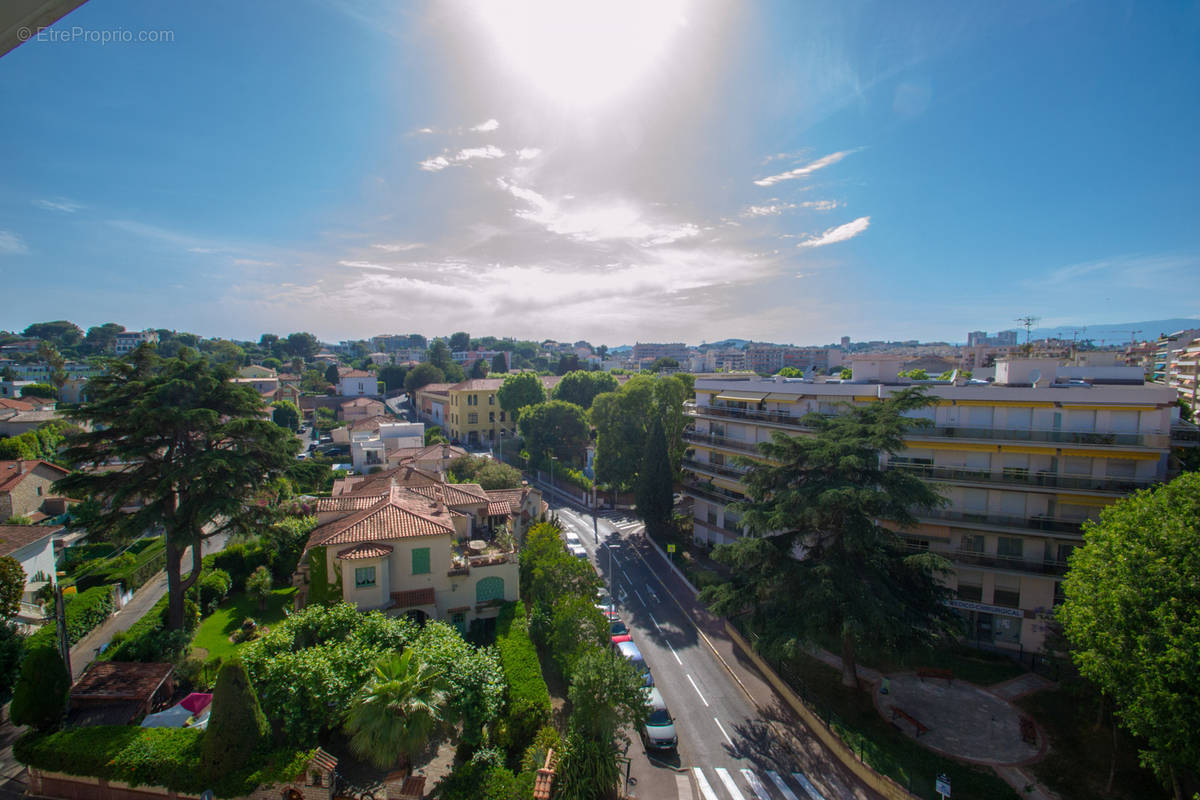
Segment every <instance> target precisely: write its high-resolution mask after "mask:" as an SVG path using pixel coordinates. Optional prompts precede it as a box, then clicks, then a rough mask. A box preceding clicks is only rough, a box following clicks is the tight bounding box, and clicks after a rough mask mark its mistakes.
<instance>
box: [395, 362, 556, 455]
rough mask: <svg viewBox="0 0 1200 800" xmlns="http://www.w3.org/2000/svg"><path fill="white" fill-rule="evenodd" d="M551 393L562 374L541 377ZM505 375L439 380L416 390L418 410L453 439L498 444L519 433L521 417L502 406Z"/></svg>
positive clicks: (475, 445)
mask: <svg viewBox="0 0 1200 800" xmlns="http://www.w3.org/2000/svg"><path fill="white" fill-rule="evenodd" d="M539 380H541V382H542V386H543V388H545V390H546V394H547V396H549V395H550V393H551V392H553V391H554V387H556V386H558V382H559V381H561V380H562V378H561V377H560V376H558V375H543V376H541V377H540V378H539ZM503 383H504V379H503V378H473V379H471V380H466V381H462V382H460V383H455V384H444V383H435V384H430V385H428V386H426V387H424V388H422V389H418V390H417V391H416V396H415V398H414V399H415V402H416V406H417V413H418V414H420V415H421V416H422V417H424V418H425V419H426V420H427V421H428V422H431V423H433V424H435V425H439V426H441V427H442V429H443V430H444V431H445V433H446V436H448V437H449V438H450V440H451V441H453V442H462V443H464V444H467V445H470V446H472V447H479V446H484V447H487V446H494V445H495V443H496V442H498V441H499V440H500V438H501V435H503V436H512V435H515V433H516V430H517V421H516V419H515V418H514V416H513V415H512V414H509V413H507V412H505V411H504V409H502V408H500V398H499V396H498V393H499V391H500V386H501V385H502V384H503Z"/></svg>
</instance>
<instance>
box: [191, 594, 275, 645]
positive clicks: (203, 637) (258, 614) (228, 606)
mask: <svg viewBox="0 0 1200 800" xmlns="http://www.w3.org/2000/svg"><path fill="white" fill-rule="evenodd" d="M295 593H296V587H295V586H288V587H285V588H283V589H275V590H273V591H272V592H271V597H270V598H269V599H268V600H267V610H266V611H262V610H261V609H259V607H258V601H257V600H253V599H251V598H250V597H248V596H247V595H246V593H245V592H237V593H236V594H232V595H230V596H229V597H227V598H226V599H225V601H224V602H222V603H221V605H219V606H217V610H216V611H214V612H213V613H212V614H210V615H209V616H208V617H207V618H206V619H204V620H203V621H202V622H201V623H200V627H199V628H197V629H196V636H195V638H194V639H192V647H193V648H201V649H203V650H205V651H206V652H207V653H208V654H207V655H206V656H205V657H204V660H205V661H208V660H209V659H212V658H221V659H225V658H228V657H229V656H230V655H232V654H233V653H234V652H235V651H236V650H237V649H238V648H239V647H241V645H239V644H234V643H233V642H231V641H230V640H229V637H230V635H232V634H233V632H234V631H236V630H237V629H238V628H240V627H241V626H242V622H243V621H244V620H245V619H246V617H250V618H252V619H253V620H254V621H255V622H257V623H258V624H259V626H260V627H261V626H263V625H266V626H268V627H270V626H272V625H274V624H275V623H277V622H279V621H280V620H282V619H283V617H284V614H283V612H284V609H288V610H290V609H291V607H292V595H294V594H295Z"/></svg>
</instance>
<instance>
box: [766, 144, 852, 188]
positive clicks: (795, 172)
mask: <svg viewBox="0 0 1200 800" xmlns="http://www.w3.org/2000/svg"><path fill="white" fill-rule="evenodd" d="M853 152H854V151H853V150H839V151H838V152H836V153H830V154H829V155H827V156H822V157H821V158H818V159H817V160H816V161H812V162H809V163H808V164H805V165H804V166H802V167H796V168H795V169H791V170H788V171H787V172H780V173H778V174H776V175H768V176H767V177H765V178H759V179H758V180H756V181H755V182H754V185H755V186H774V185H775V184H777V183H782V182H783V181H791V180H795V179H796V178H803V177H804V176H806V175H811V174H813V173H814V172H816V171H817V170H819V169H824V168H825V167H828V166H830V165H832V164H836V163H838V162H839V161H841V160H842V159H843V158H845V157H846V156H848V155H850V154H851V153H853Z"/></svg>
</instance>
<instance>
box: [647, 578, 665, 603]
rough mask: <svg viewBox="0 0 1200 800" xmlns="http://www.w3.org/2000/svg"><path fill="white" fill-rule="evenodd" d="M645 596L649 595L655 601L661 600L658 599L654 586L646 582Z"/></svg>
mask: <svg viewBox="0 0 1200 800" xmlns="http://www.w3.org/2000/svg"><path fill="white" fill-rule="evenodd" d="M646 596H647V597H649V598H650V599H651V600H653V601H654V602H655V603H660V602H662V601H661V600H659V599H658V594H657V593H656V592H655V591H654V587H653V586H651V585H650V584H648V583H647V584H646Z"/></svg>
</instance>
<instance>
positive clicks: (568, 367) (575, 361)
mask: <svg viewBox="0 0 1200 800" xmlns="http://www.w3.org/2000/svg"><path fill="white" fill-rule="evenodd" d="M579 367H580V364H579V356H577V355H576V354H575V353H563V354H562V355H561V356H559V357H558V365H557V366H556V367H555V368H554V374H556V375H566V374H567V373H568V372H573V371H574V370H577V369H579Z"/></svg>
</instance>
